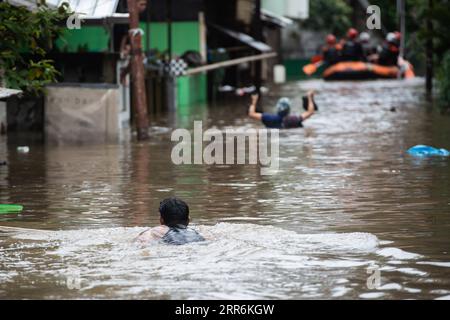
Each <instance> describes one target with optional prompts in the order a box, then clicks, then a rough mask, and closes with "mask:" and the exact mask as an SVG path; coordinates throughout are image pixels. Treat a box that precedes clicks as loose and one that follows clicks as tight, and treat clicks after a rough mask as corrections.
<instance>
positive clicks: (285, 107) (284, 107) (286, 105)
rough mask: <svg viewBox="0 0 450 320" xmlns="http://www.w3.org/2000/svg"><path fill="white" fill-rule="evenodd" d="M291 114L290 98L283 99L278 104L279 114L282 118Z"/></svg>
mask: <svg viewBox="0 0 450 320" xmlns="http://www.w3.org/2000/svg"><path fill="white" fill-rule="evenodd" d="M290 112H291V100H289V98H281V99H280V100H278V102H277V114H278V115H279V116H280V117H283V118H284V117H286V116H288V115H289V113H290Z"/></svg>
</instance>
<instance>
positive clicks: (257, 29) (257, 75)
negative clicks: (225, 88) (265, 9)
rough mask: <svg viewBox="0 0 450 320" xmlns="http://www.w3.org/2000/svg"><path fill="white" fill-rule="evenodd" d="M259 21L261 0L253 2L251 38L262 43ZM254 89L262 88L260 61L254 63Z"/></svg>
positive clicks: (260, 23) (260, 22)
mask: <svg viewBox="0 0 450 320" xmlns="http://www.w3.org/2000/svg"><path fill="white" fill-rule="evenodd" d="M262 28H263V26H262V21H261V0H255V12H254V16H253V37H254V38H255V39H256V40H258V41H263V40H264V39H263V38H264V36H263V30H262ZM254 82H255V87H256V90H257V91H258V93H259V91H260V89H261V86H262V61H261V60H258V61H256V62H255V79H254Z"/></svg>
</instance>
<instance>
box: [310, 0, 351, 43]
mask: <svg viewBox="0 0 450 320" xmlns="http://www.w3.org/2000/svg"><path fill="white" fill-rule="evenodd" d="M309 5H310V14H309V16H310V18H309V19H307V20H306V21H304V22H302V23H301V24H302V26H304V27H306V28H308V29H314V30H321V31H326V32H329V33H334V34H336V35H338V36H342V35H344V34H345V32H346V31H347V30H348V28H350V27H351V24H352V20H351V16H352V12H353V9H352V8H351V7H350V6H349V5H348V4H347V2H346V1H345V0H313V1H310V2H309Z"/></svg>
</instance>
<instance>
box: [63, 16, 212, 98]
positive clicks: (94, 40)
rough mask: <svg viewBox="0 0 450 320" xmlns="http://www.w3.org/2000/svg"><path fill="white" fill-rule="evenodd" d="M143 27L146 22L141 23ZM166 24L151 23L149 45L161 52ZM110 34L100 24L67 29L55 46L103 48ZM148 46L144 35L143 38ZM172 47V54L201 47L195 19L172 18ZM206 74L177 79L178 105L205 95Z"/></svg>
mask: <svg viewBox="0 0 450 320" xmlns="http://www.w3.org/2000/svg"><path fill="white" fill-rule="evenodd" d="M140 27H141V28H142V29H143V30H144V31H146V30H147V28H146V23H145V22H143V23H141V24H140ZM167 32H168V30H167V24H166V23H150V47H151V48H152V49H158V50H159V51H160V52H163V51H165V50H167V49H168V42H167V38H168V37H167ZM109 40H110V36H109V34H108V32H107V30H106V29H105V28H103V27H87V26H85V27H82V28H81V29H80V30H75V29H74V30H66V31H65V33H64V36H63V39H58V40H57V42H56V46H57V48H58V49H59V50H61V51H64V52H80V51H88V52H106V51H108V49H109ZM143 44H144V48H145V50H147V49H148V48H147V43H146V37H145V36H144V38H143ZM172 50H173V54H174V55H182V54H183V53H184V52H186V51H188V50H195V51H199V50H200V35H199V24H198V22H197V21H187V22H174V23H173V24H172ZM206 90H207V80H206V75H203V74H199V75H196V76H191V77H181V78H178V79H177V100H178V101H177V102H178V106H180V107H186V106H189V105H191V104H195V103H202V102H205V101H206V99H207V93H206Z"/></svg>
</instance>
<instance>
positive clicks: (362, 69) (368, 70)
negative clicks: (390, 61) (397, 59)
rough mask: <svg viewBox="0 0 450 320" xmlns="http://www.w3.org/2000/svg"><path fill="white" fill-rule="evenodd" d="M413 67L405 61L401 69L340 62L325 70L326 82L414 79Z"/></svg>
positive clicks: (355, 62)
mask: <svg viewBox="0 0 450 320" xmlns="http://www.w3.org/2000/svg"><path fill="white" fill-rule="evenodd" d="M414 77H415V74H414V70H413V67H412V65H411V64H410V63H409V62H407V61H403V63H402V64H401V67H397V66H382V65H378V64H373V63H367V62H361V61H348V62H339V63H336V64H335V65H332V66H330V67H328V68H327V69H325V71H324V72H323V78H324V79H325V80H371V79H397V78H404V79H410V78H414Z"/></svg>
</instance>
